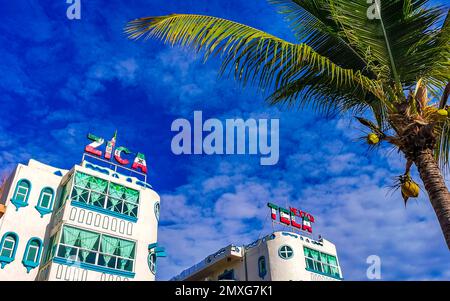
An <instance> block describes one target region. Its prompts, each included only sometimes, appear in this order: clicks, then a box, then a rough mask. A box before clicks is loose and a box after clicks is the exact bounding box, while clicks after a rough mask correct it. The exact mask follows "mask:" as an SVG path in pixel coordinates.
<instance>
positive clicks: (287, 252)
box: [278, 245, 294, 260]
mask: <svg viewBox="0 0 450 301" xmlns="http://www.w3.org/2000/svg"><path fill="white" fill-rule="evenodd" d="M278 256H280V257H281V258H282V259H286V260H287V259H291V258H292V257H293V256H294V250H293V249H292V247H291V246H288V245H283V246H281V247H280V248H279V249H278Z"/></svg>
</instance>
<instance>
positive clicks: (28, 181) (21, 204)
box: [11, 179, 31, 211]
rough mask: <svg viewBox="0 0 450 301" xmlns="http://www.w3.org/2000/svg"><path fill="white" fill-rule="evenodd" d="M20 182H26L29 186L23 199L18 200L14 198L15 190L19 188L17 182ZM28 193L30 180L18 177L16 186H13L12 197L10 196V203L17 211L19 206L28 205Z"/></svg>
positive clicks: (29, 191)
mask: <svg viewBox="0 0 450 301" xmlns="http://www.w3.org/2000/svg"><path fill="white" fill-rule="evenodd" d="M22 182H27V183H28V185H30V187H29V189H28V193H27V196H26V197H25V201H19V200H16V194H17V190H18V189H19V184H20V183H22ZM30 193H31V182H30V180H27V179H20V180H19V181H17V184H16V188H15V190H14V194H13V197H12V199H11V203H12V204H13V205H14V206H16V211H19V209H20V208H21V207H26V206H28V198H29V197H30Z"/></svg>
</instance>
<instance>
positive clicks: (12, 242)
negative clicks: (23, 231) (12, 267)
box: [0, 232, 19, 269]
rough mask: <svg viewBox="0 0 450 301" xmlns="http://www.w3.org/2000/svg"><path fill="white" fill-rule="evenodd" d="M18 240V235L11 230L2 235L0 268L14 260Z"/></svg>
mask: <svg viewBox="0 0 450 301" xmlns="http://www.w3.org/2000/svg"><path fill="white" fill-rule="evenodd" d="M18 242H19V238H18V236H17V234H15V233H13V232H8V233H5V234H4V235H3V237H2V240H1V242H0V265H1V268H2V269H3V268H4V267H5V265H6V264H8V263H10V262H12V261H13V260H14V257H15V255H16V250H17V243H18Z"/></svg>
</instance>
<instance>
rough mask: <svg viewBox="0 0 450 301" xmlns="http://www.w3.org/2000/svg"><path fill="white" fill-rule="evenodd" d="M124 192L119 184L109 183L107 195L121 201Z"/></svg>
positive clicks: (123, 188)
mask: <svg viewBox="0 0 450 301" xmlns="http://www.w3.org/2000/svg"><path fill="white" fill-rule="evenodd" d="M124 192H125V187H123V186H122V185H119V184H115V183H110V184H109V195H110V196H112V197H114V198H118V199H121V198H122V196H123V194H124Z"/></svg>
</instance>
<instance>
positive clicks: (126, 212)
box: [0, 157, 165, 281]
mask: <svg viewBox="0 0 450 301" xmlns="http://www.w3.org/2000/svg"><path fill="white" fill-rule="evenodd" d="M111 165H112V164H111ZM125 169H126V168H125ZM131 172H132V170H128V171H127V174H129V175H128V176H127V175H124V174H120V173H118V169H117V166H116V167H115V168H112V169H111V168H105V167H102V166H100V165H95V164H93V163H92V162H89V161H87V160H86V157H84V159H83V161H82V163H81V164H80V165H75V166H74V167H73V168H72V169H70V170H61V169H58V168H55V167H52V166H49V165H45V164H42V163H39V162H37V161H35V160H30V161H29V163H28V164H27V165H23V164H18V165H17V167H16V168H15V170H14V171H13V172H12V174H11V175H10V176H9V178H7V179H6V181H5V182H4V183H3V186H2V193H1V195H0V280H79V281H89V280H99V281H100V280H101V281H109V280H114V281H127V280H155V273H156V260H157V257H160V256H161V257H163V256H165V254H164V252H163V250H162V248H159V247H158V246H157V227H158V219H159V208H160V207H159V206H160V205H159V196H158V194H157V193H156V192H155V191H153V190H152V188H151V186H150V185H149V184H147V183H146V181H145V180H142V179H140V178H139V177H138V176H136V175H133V176H132V175H130V174H131Z"/></svg>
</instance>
